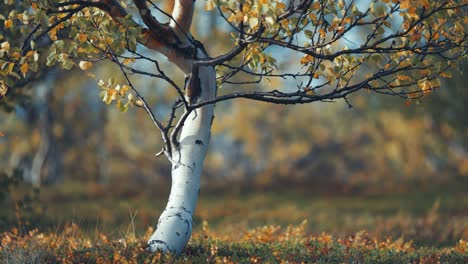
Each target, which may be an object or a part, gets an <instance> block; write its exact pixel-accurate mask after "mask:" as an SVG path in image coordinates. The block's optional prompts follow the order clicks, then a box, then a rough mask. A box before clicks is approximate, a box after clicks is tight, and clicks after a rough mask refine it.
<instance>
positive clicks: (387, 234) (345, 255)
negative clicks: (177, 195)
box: [0, 183, 468, 263]
mask: <svg viewBox="0 0 468 264" xmlns="http://www.w3.org/2000/svg"><path fill="white" fill-rule="evenodd" d="M111 187H112V188H111ZM155 190H157V188H144V189H136V188H135V189H132V188H126V187H120V189H119V188H116V187H115V186H109V187H103V186H100V185H95V184H83V183H67V184H63V185H60V186H56V187H46V188H44V189H41V192H40V194H39V196H38V197H36V198H37V201H36V202H35V200H34V199H33V201H32V202H31V203H37V206H34V204H33V206H32V207H33V209H34V208H35V207H39V208H40V209H39V210H37V212H35V213H29V214H27V213H25V212H22V211H21V210H18V209H16V210H13V209H11V210H8V209H7V210H0V219H3V221H4V224H2V225H0V229H1V230H0V232H3V233H0V242H1V246H0V262H6V263H25V262H28V263H55V262H70V263H98V262H101V263H109V262H114V263H126V262H129V263H167V262H172V263H187V262H190V263H207V262H208V263H282V262H283V263H301V262H305V263H438V262H440V263H467V262H468V244H467V242H466V240H467V238H468V199H467V197H468V196H467V194H465V193H464V192H462V191H451V192H450V191H443V190H437V191H426V192H423V191H421V190H420V191H418V192H411V193H400V194H392V195H390V194H382V195H359V194H346V195H345V194H333V195H331V194H320V193H314V194H310V193H306V192H298V191H294V190H283V191H276V192H275V191H268V192H258V191H254V190H251V191H246V192H243V193H242V192H231V191H221V190H218V191H217V192H216V193H203V192H202V193H201V197H200V201H199V205H198V208H197V212H196V215H195V218H194V221H195V227H194V233H193V236H192V239H191V241H190V243H189V245H188V247H187V249H186V251H185V252H184V254H182V255H181V256H178V257H175V256H170V255H162V254H150V253H148V252H146V251H145V247H146V245H145V241H146V239H147V238H148V237H149V235H150V234H151V232H152V228H151V226H154V224H155V223H156V221H157V217H158V215H159V213H160V211H161V210H162V209H163V208H164V205H165V202H166V195H167V191H160V192H158V191H155ZM22 193H24V190H23V192H15V193H14V194H13V197H12V199H10V202H14V201H18V200H20V199H21V197H22ZM39 205H45V208H42V207H41V206H39ZM10 207H11V203H10ZM21 214H23V215H21ZM19 219H20V220H21V221H19ZM36 228H37V229H36Z"/></svg>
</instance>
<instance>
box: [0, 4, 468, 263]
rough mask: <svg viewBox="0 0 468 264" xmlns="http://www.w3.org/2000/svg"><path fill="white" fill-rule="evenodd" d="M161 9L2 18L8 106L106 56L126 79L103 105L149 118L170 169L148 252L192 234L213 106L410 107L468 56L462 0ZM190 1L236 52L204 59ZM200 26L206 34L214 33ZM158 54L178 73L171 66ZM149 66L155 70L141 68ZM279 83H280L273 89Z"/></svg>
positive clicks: (0, 51) (108, 7)
mask: <svg viewBox="0 0 468 264" xmlns="http://www.w3.org/2000/svg"><path fill="white" fill-rule="evenodd" d="M160 2H161V3H156V2H153V1H146V0H133V1H124V0H26V1H12V0H6V1H5V4H3V6H2V9H1V15H0V19H1V20H2V22H3V23H1V26H0V28H1V35H0V69H1V70H0V76H1V80H0V86H1V90H0V91H1V93H0V95H1V97H2V99H1V100H2V101H1V102H2V104H7V103H11V101H13V100H14V99H15V95H16V94H17V93H19V92H18V91H16V90H15V87H16V86H15V85H16V83H17V82H24V80H32V79H33V78H34V76H35V72H38V71H40V69H41V68H43V67H47V66H53V65H56V64H58V65H60V66H61V67H62V68H63V69H65V70H68V69H71V68H73V67H79V68H81V69H82V70H84V71H89V69H90V68H92V67H93V65H94V64H98V63H100V62H102V61H111V62H113V63H115V64H116V65H117V68H118V69H119V71H120V74H121V75H122V77H123V78H122V79H123V80H125V82H123V83H118V82H117V81H115V79H109V80H100V81H98V83H97V85H98V86H99V87H100V89H101V92H100V96H101V98H102V100H103V101H104V102H105V103H106V104H115V105H116V106H117V107H118V108H119V109H120V110H121V111H123V112H125V111H127V110H128V109H129V108H133V111H145V112H146V113H147V115H148V117H149V119H150V120H151V121H152V122H153V123H154V126H155V127H156V128H157V131H159V132H158V133H159V135H160V136H161V138H162V141H163V142H164V147H163V149H162V150H160V151H159V153H158V154H157V156H162V155H164V156H166V158H167V159H168V160H169V161H170V162H171V164H172V187H171V193H170V196H169V201H168V203H167V206H166V209H165V210H164V211H163V213H162V215H161V216H160V218H159V222H158V225H157V228H156V231H155V232H154V234H153V235H152V236H151V238H150V239H149V241H148V249H149V250H150V251H157V250H161V251H165V252H172V253H175V254H179V253H181V252H182V251H183V249H184V247H185V245H186V244H187V242H188V240H189V239H190V236H191V232H192V226H193V221H192V215H193V213H194V210H195V207H196V203H197V199H198V194H199V192H200V175H201V173H202V168H203V162H204V159H205V156H206V153H207V149H208V144H209V141H210V128H211V124H212V122H213V118H214V106H215V104H217V105H219V107H221V106H222V103H221V102H223V101H229V100H233V99H246V100H251V101H252V102H266V103H272V104H286V105H288V104H305V103H313V102H330V101H335V100H345V101H346V102H347V103H348V104H350V105H351V100H350V96H351V95H352V94H353V93H356V92H359V91H366V92H368V93H381V94H387V95H391V96H398V97H401V98H403V100H405V101H406V102H407V104H409V103H411V102H413V101H415V100H419V99H420V98H422V97H424V96H427V95H428V94H430V93H432V92H434V91H436V90H437V89H439V87H440V86H441V82H440V78H441V77H442V78H448V77H450V76H451V71H450V69H451V68H454V69H456V66H457V61H461V60H462V59H463V58H465V57H466V46H467V36H466V25H467V24H468V23H467V17H466V15H465V14H466V11H467V10H466V7H467V4H468V3H467V1H466V0H461V1H458V0H440V1H429V0H418V1H416V0H400V1H397V0H374V1H357V0H289V1H281V0H270V1H265V0H207V1H201V0H199V1H194V0H175V1H173V4H172V2H171V1H160ZM195 5H197V6H201V7H202V8H200V9H204V10H205V11H203V12H215V13H216V15H217V16H219V17H220V18H221V19H222V20H223V21H224V23H225V25H226V29H227V30H226V34H225V37H226V38H230V39H231V41H232V48H231V50H230V51H228V52H226V53H224V54H208V53H207V51H206V49H205V46H206V47H208V46H209V45H210V42H216V41H217V39H211V40H210V41H209V42H207V43H201V42H200V41H198V40H197V39H195V37H194V36H193V34H192V31H191V25H192V22H193V21H198V20H199V19H200V18H201V16H203V15H206V14H207V13H203V12H202V11H200V12H196V13H195V14H198V15H197V16H194V10H195ZM204 30H206V31H208V35H209V31H210V28H204ZM144 49H149V50H152V51H153V52H154V53H148V52H143V50H144ZM156 53H159V54H162V55H164V56H165V57H166V58H167V60H168V61H169V62H171V63H173V64H174V65H176V66H177V67H178V68H179V69H180V73H170V74H169V73H168V72H167V71H165V69H164V68H163V67H162V66H161V63H160V59H157V58H159V57H157V56H153V54H156ZM148 54H150V55H148ZM284 58H288V59H289V60H295V63H293V64H292V65H291V63H290V62H288V63H285V59H284ZM142 62H146V63H149V64H150V65H152V66H151V67H146V68H145V69H141V68H139V67H138V65H139V64H140V63H142ZM177 74H183V75H184V77H185V81H184V82H183V83H179V82H177V81H175V80H176V78H175V77H176V75H177ZM135 76H139V77H145V78H156V79H159V80H160V81H161V82H165V83H166V84H168V85H169V86H170V87H171V88H172V89H174V91H175V93H176V94H177V96H176V97H175V98H174V102H173V104H172V105H171V106H168V108H169V111H168V112H169V114H168V116H166V117H165V116H157V115H156V114H155V112H154V111H153V110H152V108H151V105H150V104H148V102H147V101H146V100H145V98H144V97H143V96H142V94H141V93H140V91H141V87H137V85H135V84H134V81H133V80H134V79H133V78H134V77H135ZM274 79H279V80H283V81H284V82H283V83H284V87H281V88H277V89H274V88H269V87H268V81H271V80H274ZM261 83H264V85H263V86H260V85H258V84H261ZM154 89H155V90H156V89H158V88H157V87H154ZM441 89H442V88H441ZM444 89H448V87H447V88H444ZM218 90H219V92H218ZM232 125H233V126H242V125H244V124H232Z"/></svg>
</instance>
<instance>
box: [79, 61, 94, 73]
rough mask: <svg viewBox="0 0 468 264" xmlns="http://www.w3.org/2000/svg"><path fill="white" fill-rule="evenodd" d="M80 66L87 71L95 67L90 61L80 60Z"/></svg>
mask: <svg viewBox="0 0 468 264" xmlns="http://www.w3.org/2000/svg"><path fill="white" fill-rule="evenodd" d="M79 66H80V68H81V69H82V70H83V71H86V70H87V69H89V68H91V67H93V63H92V62H90V61H80V64H79Z"/></svg>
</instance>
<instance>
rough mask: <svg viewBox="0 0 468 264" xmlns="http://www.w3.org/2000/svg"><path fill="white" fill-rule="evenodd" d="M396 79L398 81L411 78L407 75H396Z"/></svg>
mask: <svg viewBox="0 0 468 264" xmlns="http://www.w3.org/2000/svg"><path fill="white" fill-rule="evenodd" d="M397 79H398V80H399V81H409V80H411V78H410V77H409V76H407V75H398V76H397Z"/></svg>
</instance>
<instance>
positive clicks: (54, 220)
mask: <svg viewBox="0 0 468 264" xmlns="http://www.w3.org/2000/svg"><path fill="white" fill-rule="evenodd" d="M167 2H168V3H169V2H170V1H167ZM197 12H202V11H197ZM197 23H198V24H196V25H195V26H194V27H193V29H194V31H195V36H196V37H197V38H198V39H200V40H201V41H202V42H205V43H207V42H209V43H210V45H207V49H208V51H209V53H210V54H221V53H223V51H227V50H229V49H230V44H231V42H230V40H229V38H228V37H226V36H227V35H228V34H229V33H228V32H227V31H226V27H225V26H224V25H223V23H221V21H220V18H219V17H217V15H216V13H215V12H212V13H204V14H203V15H202V19H200V20H199V21H197ZM207 25H208V26H207ZM207 27H210V28H212V29H213V30H214V31H215V32H214V35H215V36H212V35H210V36H208V35H207V34H206V31H207V30H206V28H207ZM213 38H216V39H217V41H216V42H214V41H210V39H213ZM278 52H280V51H278ZM156 56H157V55H156ZM162 61H165V59H163V60H162ZM281 63H282V64H284V65H288V64H297V61H288V58H287V57H285V58H282V59H281ZM164 66H165V67H166V69H167V70H165V72H176V73H178V72H177V70H175V69H174V68H173V66H171V65H170V64H169V63H165V65H164ZM143 67H144V65H143ZM465 67H466V63H465V64H460V69H459V71H460V72H461V73H464V72H465ZM93 72H94V75H95V76H96V77H93V76H87V75H86V74H85V73H84V72H82V71H81V70H79V69H75V70H72V71H68V72H61V71H59V70H58V69H54V68H52V69H49V70H48V71H47V72H42V73H41V74H40V75H39V76H37V80H35V81H34V82H31V83H29V84H26V85H24V86H19V87H16V88H15V90H14V91H15V92H14V96H12V97H11V98H8V97H7V98H3V99H1V100H3V102H2V105H3V106H6V105H8V106H9V107H6V108H5V109H4V110H5V111H1V112H0V120H1V123H0V132H2V135H3V136H2V137H0V170H1V173H2V174H1V178H0V181H1V185H0V188H2V189H1V194H2V195H1V196H0V207H1V208H2V210H1V213H0V215H1V216H0V226H1V228H2V229H3V230H6V229H9V228H11V227H12V226H17V225H18V224H19V223H20V224H21V225H27V224H29V225H33V226H38V225H43V226H44V225H45V226H56V225H58V224H59V223H61V222H60V221H63V222H65V221H70V218H72V219H76V220H77V221H81V223H82V224H84V225H85V226H87V227H91V226H94V227H97V226H99V225H100V224H101V225H105V224H106V223H108V224H111V225H114V226H121V225H126V224H128V222H129V219H131V220H132V223H133V218H132V217H129V211H132V210H138V212H139V213H138V217H137V220H135V222H136V223H137V224H138V225H139V226H140V227H142V228H143V227H145V226H146V227H147V226H148V225H152V224H154V223H155V221H156V219H157V215H158V212H159V211H158V210H160V209H161V208H162V207H163V204H164V203H165V199H166V195H167V193H168V192H169V190H168V189H169V182H170V165H169V163H168V162H167V161H166V160H165V159H164V158H156V157H155V153H157V152H158V151H159V150H160V149H161V146H162V144H161V139H160V134H159V133H158V132H157V131H156V130H155V129H154V127H153V124H152V123H151V121H150V120H149V119H148V117H147V116H146V114H145V113H144V112H143V111H140V110H138V109H130V110H129V111H128V112H127V113H121V112H120V111H119V110H118V109H117V108H116V107H114V106H107V105H105V104H104V103H103V102H102V101H101V100H100V99H99V96H98V93H99V88H98V86H97V80H99V79H106V78H109V77H114V78H117V79H118V78H121V76H115V73H116V72H117V71H116V68H115V66H113V65H110V64H101V65H95V66H94V70H93ZM180 75H181V74H179V73H178V74H174V78H179V79H177V81H179V82H180V81H182V79H181V78H180ZM177 76H179V77H177ZM239 78H243V77H242V76H241V77H239ZM134 81H135V83H136V84H137V87H138V88H139V89H141V91H142V93H143V94H144V95H145V98H146V99H147V100H148V101H149V102H150V103H151V105H152V106H153V109H155V111H156V112H157V114H167V113H168V110H169V108H170V102H171V99H172V98H174V97H173V96H174V92H173V91H172V90H171V89H170V88H169V87H166V85H165V84H162V83H160V82H157V81H155V80H151V79H141V78H140V79H135V80H134ZM467 82H468V79H467V76H466V74H465V75H463V74H460V73H456V74H454V76H453V78H452V79H447V80H444V81H443V85H442V87H441V88H440V89H437V90H436V91H435V92H434V93H433V94H431V95H429V96H427V97H425V98H424V99H423V100H421V101H420V102H419V103H412V104H406V103H405V101H404V100H402V99H400V98H391V97H384V96H379V95H376V94H373V93H368V92H360V93H358V94H355V95H353V96H352V97H350V100H349V103H350V104H351V106H352V107H350V106H349V105H348V104H347V103H346V102H344V101H337V102H335V103H314V104H311V105H298V106H282V105H269V104H264V103H253V102H251V101H247V100H242V99H241V100H236V101H232V102H222V103H220V104H218V105H217V107H216V115H215V116H216V117H215V121H214V124H213V134H212V142H211V144H210V147H211V150H210V151H209V154H208V157H207V161H206V163H205V169H204V173H203V177H202V181H203V188H202V189H203V191H202V194H201V195H202V200H201V204H200V206H199V210H198V212H197V215H196V220H199V222H198V223H200V221H202V220H207V221H209V222H210V223H213V224H214V225H215V226H218V229H219V230H224V231H223V232H224V233H227V232H228V231H226V229H225V228H222V227H226V226H229V225H230V228H231V229H233V228H238V227H239V226H242V227H245V228H248V227H249V226H252V225H255V224H273V223H285V224H287V223H291V222H294V223H300V222H301V221H302V220H303V219H306V218H307V219H309V223H311V226H313V230H314V231H315V232H319V231H334V232H336V233H337V234H339V233H340V232H341V231H343V232H346V233H350V232H351V233H352V232H356V231H357V230H359V229H361V228H363V229H370V230H371V231H372V230H374V233H379V232H380V233H381V234H382V235H394V236H399V235H403V234H406V235H407V236H409V237H410V238H414V239H420V240H421V241H423V240H424V239H429V241H430V239H434V241H439V242H440V243H446V242H447V241H449V242H453V241H454V240H456V239H459V238H460V236H461V237H465V238H466V237H467V235H468V231H467V222H468V220H467V219H468V202H467V198H468V197H467V196H466V190H464V188H466V186H468V185H467V183H468V127H467V126H468V116H467V114H466V109H465V106H466V102H468V95H467V92H466V83H467ZM262 85H263V87H265V86H268V88H275V87H281V86H284V85H290V84H289V83H288V82H287V81H282V80H270V81H265V82H263V84H261V85H260V84H255V85H254V86H255V87H257V88H258V89H261V88H262ZM233 87H236V86H235V85H231V86H229V85H225V86H223V87H221V88H220V93H223V92H229V91H232V90H230V89H233ZM236 88H238V87H236ZM250 88H251V87H250ZM25 98H26V99H25ZM17 99H19V100H17ZM13 100H16V101H13ZM21 179H22V180H23V181H25V182H27V183H28V182H29V183H32V184H33V185H36V186H41V188H40V191H39V189H34V190H33V189H31V188H30V187H28V186H30V185H28V184H24V183H20V182H21ZM276 192H280V193H282V194H284V195H283V196H280V197H282V198H281V199H284V200H283V202H284V203H281V202H278V201H276V202H272V201H274V200H275V199H278V198H279V196H277V195H275V193H276ZM247 193H248V195H247ZM415 193H418V194H415ZM330 194H332V195H333V197H334V198H330V196H328V195H330ZM376 194H378V195H384V197H385V199H384V200H383V202H382V203H381V204H378V203H377V204H374V202H375V201H379V199H380V198H373V196H372V195H376ZM448 194H450V195H448ZM317 195H318V196H320V195H323V196H320V197H322V199H318V198H317ZM347 195H358V196H360V195H370V196H366V198H362V199H363V200H362V201H361V200H359V199H361V198H358V200H348V201H347V200H346V198H343V197H348V196H347ZM392 195H394V196H392ZM219 197H221V198H219ZM323 197H325V198H323ZM437 198H440V199H441V200H438V199H437ZM314 199H315V200H314ZM382 199H383V198H382ZM155 200H156V201H155ZM288 201H289V203H288ZM409 201H410V202H409ZM441 201H442V202H441ZM440 203H442V204H443V205H444V206H447V207H446V208H445V209H442V210H441V211H442V212H443V217H440V215H438V212H439V207H440ZM242 205H244V206H245V208H244V207H243V206H242ZM262 206H263V207H262ZM372 206H376V207H375V208H374V207H372ZM23 207H24V208H23ZM29 207H31V208H30V209H27V210H26V209H25V208H29ZM254 208H257V209H258V208H265V211H264V213H263V215H262V214H261V213H259V214H260V215H258V214H255V213H252V214H249V212H253V210H254ZM250 209H252V211H249V210H250ZM352 209H356V210H358V211H359V212H360V214H359V215H357V214H354V213H353V212H352V211H351V210H352ZM405 210H407V211H405ZM25 212H27V213H25ZM262 212H263V211H262ZM413 213H414V215H416V216H417V217H416V218H415V219H416V220H414V221H413V220H410V219H412V218H411V217H412V216H414V215H413ZM78 215H79V216H78ZM75 217H76V218H75ZM236 217H237V218H236ZM38 219H41V220H38ZM35 221H37V222H35ZM39 221H42V222H39ZM103 223H104V224H103ZM235 223H237V224H235ZM344 223H347V224H344ZM198 228H199V229H200V230H201V228H205V229H206V226H204V227H201V226H200V225H199V227H198ZM205 229H203V230H205ZM446 229H447V230H446ZM200 230H199V231H200ZM421 230H427V231H424V232H429V233H424V232H423V233H424V234H422V233H421V232H419V231H421ZM205 231H206V230H205ZM205 231H204V232H205ZM200 232H201V231H200ZM223 232H221V233H218V234H221V235H222V233H223ZM411 234H412V235H411ZM421 234H422V235H421ZM221 235H220V236H221ZM436 236H444V237H442V238H435V237H436Z"/></svg>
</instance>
